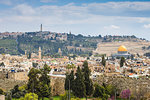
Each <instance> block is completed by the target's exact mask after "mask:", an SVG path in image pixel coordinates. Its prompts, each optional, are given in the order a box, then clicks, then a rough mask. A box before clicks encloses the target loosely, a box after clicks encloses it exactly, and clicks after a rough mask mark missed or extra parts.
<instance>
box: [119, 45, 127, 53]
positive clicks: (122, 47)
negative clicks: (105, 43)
mask: <svg viewBox="0 0 150 100" xmlns="http://www.w3.org/2000/svg"><path fill="white" fill-rule="evenodd" d="M118 51H119V52H122V51H124V52H125V51H127V48H126V47H125V46H123V45H121V46H120V47H119V48H118Z"/></svg>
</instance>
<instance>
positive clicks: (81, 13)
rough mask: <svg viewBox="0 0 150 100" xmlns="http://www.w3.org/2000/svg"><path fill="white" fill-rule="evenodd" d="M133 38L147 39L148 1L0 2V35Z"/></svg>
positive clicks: (48, 0)
mask: <svg viewBox="0 0 150 100" xmlns="http://www.w3.org/2000/svg"><path fill="white" fill-rule="evenodd" d="M40 24H43V30H45V31H52V32H69V31H71V32H72V33H74V34H83V35H99V34H101V35H136V36H138V37H144V38H146V39H149V40H150V0H0V32H5V31H9V32H12V31H14V32H17V31H19V32H25V31H39V30H40Z"/></svg>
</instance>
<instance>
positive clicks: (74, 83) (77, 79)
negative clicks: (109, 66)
mask: <svg viewBox="0 0 150 100" xmlns="http://www.w3.org/2000/svg"><path fill="white" fill-rule="evenodd" d="M90 75H91V71H90V69H89V67H88V62H87V61H85V62H84V63H83V68H82V69H80V67H79V66H78V68H77V71H76V73H75V76H74V72H73V71H71V73H70V74H66V80H65V90H69V89H70V90H72V93H73V95H74V96H76V97H79V98H81V97H87V96H91V95H92V94H93V90H94V89H93V82H92V80H91V79H90ZM69 87H70V88H69Z"/></svg>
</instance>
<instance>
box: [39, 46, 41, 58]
mask: <svg viewBox="0 0 150 100" xmlns="http://www.w3.org/2000/svg"><path fill="white" fill-rule="evenodd" d="M39 59H41V47H39Z"/></svg>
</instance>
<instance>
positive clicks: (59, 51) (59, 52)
mask: <svg viewBox="0 0 150 100" xmlns="http://www.w3.org/2000/svg"><path fill="white" fill-rule="evenodd" d="M58 54H59V55H60V56H61V55H62V51H61V49H60V48H59V49H58Z"/></svg>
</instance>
